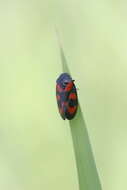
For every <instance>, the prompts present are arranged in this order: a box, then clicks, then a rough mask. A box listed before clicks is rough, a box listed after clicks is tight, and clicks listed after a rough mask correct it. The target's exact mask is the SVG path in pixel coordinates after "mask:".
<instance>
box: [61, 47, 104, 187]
mask: <svg viewBox="0 0 127 190" xmlns="http://www.w3.org/2000/svg"><path fill="white" fill-rule="evenodd" d="M59 45H60V44H59ZM60 55H61V62H62V71H63V72H67V73H70V72H69V69H68V66H67V61H66V58H65V55H64V52H63V49H62V47H61V45H60ZM69 125H70V130H71V135H72V140H73V147H74V152H75V158H76V165H77V171H78V181H79V189H80V190H101V189H102V188H101V184H100V180H99V176H98V172H97V168H96V165H95V161H94V157H93V153H92V148H91V144H90V140H89V136H88V132H87V128H86V124H85V120H84V118H83V115H82V112H81V108H80V105H79V108H78V112H77V115H76V117H75V118H74V119H73V120H71V121H69Z"/></svg>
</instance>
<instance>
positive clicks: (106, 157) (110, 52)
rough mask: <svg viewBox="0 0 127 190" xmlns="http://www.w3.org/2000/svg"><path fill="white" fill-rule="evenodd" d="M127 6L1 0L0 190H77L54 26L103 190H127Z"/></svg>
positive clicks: (55, 0)
mask: <svg viewBox="0 0 127 190" xmlns="http://www.w3.org/2000/svg"><path fill="white" fill-rule="evenodd" d="M126 7H127V2H126V1H125V0H122V1H120V0H118V1H113V0H112V1H106V0H102V1H101V0H96V1H94V0H90V1H83V0H73V1H72V0H47V1H44V0H42V1H41V0H40V1H39V0H37V1H35V0H31V1H30V0H0V89H1V91H0V189H1V190H8V189H13V190H17V189H18V190H34V189H37V190H42V189H44V190H59V189H60V190H65V189H66V190H78V181H77V171H76V166H75V158H74V152H73V146H72V139H71V134H70V129H69V125H68V121H63V120H62V119H61V118H60V116H59V114H58V110H57V105H56V100H55V80H56V78H57V77H58V75H59V74H60V73H61V71H62V67H61V60H60V54H59V47H58V43H57V39H56V34H55V29H54V25H57V28H58V30H59V33H60V37H61V41H62V44H63V48H64V52H65V55H66V58H67V61H68V67H69V69H70V71H71V74H72V76H73V78H74V79H75V80H76V85H77V87H78V88H79V89H80V90H79V91H78V95H79V101H80V104H81V109H82V112H83V116H84V118H85V121H86V124H87V129H88V133H89V137H90V140H91V145H92V148H93V153H94V157H95V161H96V166H97V169H98V173H99V176H100V180H101V184H102V189H103V190H120V189H127V180H126V178H127V172H126V171H127V164H126V160H127V150H126V147H127V135H126V133H127V127H126V126H127V119H126V117H127V116H126V113H127V108H126V106H127V52H126V51H127V50H126V49H127V48H126V44H127V22H126V21H127V12H126Z"/></svg>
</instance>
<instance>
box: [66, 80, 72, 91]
mask: <svg viewBox="0 0 127 190" xmlns="http://www.w3.org/2000/svg"><path fill="white" fill-rule="evenodd" d="M72 87H73V82H69V83H68V85H67V86H66V88H65V91H70V90H71V89H72Z"/></svg>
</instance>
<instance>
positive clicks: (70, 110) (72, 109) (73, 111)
mask: <svg viewBox="0 0 127 190" xmlns="http://www.w3.org/2000/svg"><path fill="white" fill-rule="evenodd" d="M76 109H77V106H74V107H68V109H67V110H68V112H69V113H70V114H73V113H75V111H76Z"/></svg>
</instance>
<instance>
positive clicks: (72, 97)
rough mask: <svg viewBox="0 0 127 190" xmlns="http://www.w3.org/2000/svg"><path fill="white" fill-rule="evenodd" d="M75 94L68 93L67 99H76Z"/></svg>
mask: <svg viewBox="0 0 127 190" xmlns="http://www.w3.org/2000/svg"><path fill="white" fill-rule="evenodd" d="M76 98H77V96H76V94H75V93H70V95H69V99H72V100H76Z"/></svg>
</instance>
